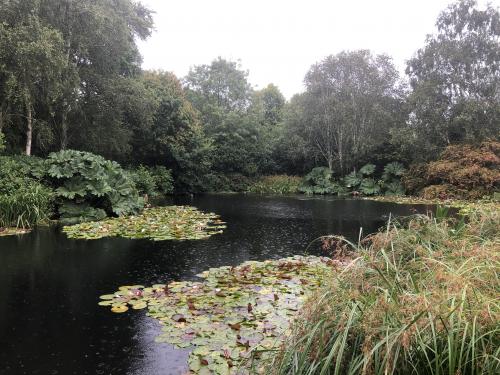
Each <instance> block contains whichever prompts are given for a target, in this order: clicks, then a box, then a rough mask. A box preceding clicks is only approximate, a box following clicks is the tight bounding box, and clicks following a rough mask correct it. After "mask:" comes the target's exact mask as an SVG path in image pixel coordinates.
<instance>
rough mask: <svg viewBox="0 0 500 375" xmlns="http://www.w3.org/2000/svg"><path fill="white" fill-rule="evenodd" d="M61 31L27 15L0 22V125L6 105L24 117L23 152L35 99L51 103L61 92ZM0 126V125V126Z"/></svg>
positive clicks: (29, 147) (28, 141) (28, 140)
mask: <svg viewBox="0 0 500 375" xmlns="http://www.w3.org/2000/svg"><path fill="white" fill-rule="evenodd" d="M62 46H63V44H62V38H61V35H60V34H59V33H58V32H57V31H56V30H53V29H51V28H48V27H46V26H43V25H42V24H41V23H40V21H39V20H38V18H35V17H29V18H28V19H27V20H26V21H25V22H23V23H19V24H16V25H8V24H5V23H4V24H0V62H1V65H0V69H1V71H2V72H1V73H0V75H1V76H2V81H3V82H2V83H3V84H2V92H1V93H0V94H1V100H0V101H1V107H2V109H1V112H2V114H1V115H0V117H1V118H2V120H1V122H0V126H3V122H4V120H3V118H5V117H6V108H8V107H10V108H13V107H14V106H15V107H16V108H17V109H18V111H19V113H18V114H17V115H19V116H22V117H23V118H25V121H26V128H25V129H26V130H25V134H26V145H25V153H26V155H31V150H32V139H33V122H34V119H35V118H36V115H37V114H36V112H35V105H36V104H37V101H38V102H40V103H41V104H43V106H45V107H49V108H50V107H51V106H52V105H53V103H54V102H55V101H56V100H57V99H58V98H59V97H60V95H61V89H60V88H61V86H62V78H63V77H62V72H63V71H64V69H65V65H66V60H65V58H64V55H63V54H62V50H63V49H62ZM0 129H1V128H0Z"/></svg>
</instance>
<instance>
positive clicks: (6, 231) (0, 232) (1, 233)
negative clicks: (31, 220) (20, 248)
mask: <svg viewBox="0 0 500 375" xmlns="http://www.w3.org/2000/svg"><path fill="white" fill-rule="evenodd" d="M29 232H31V230H30V229H23V228H0V237H6V236H16V235H20V234H26V233H29Z"/></svg>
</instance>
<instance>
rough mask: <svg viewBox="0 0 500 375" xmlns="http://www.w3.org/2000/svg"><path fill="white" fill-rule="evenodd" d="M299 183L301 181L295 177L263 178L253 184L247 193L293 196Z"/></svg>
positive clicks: (276, 176)
mask: <svg viewBox="0 0 500 375" xmlns="http://www.w3.org/2000/svg"><path fill="white" fill-rule="evenodd" d="M301 183H302V179H301V178H300V177H297V176H287V175H274V176H264V177H261V178H260V179H259V180H258V181H256V182H255V183H253V184H252V185H251V186H250V187H249V189H248V191H249V192H250V193H257V194H294V193H297V192H298V189H299V185H300V184H301Z"/></svg>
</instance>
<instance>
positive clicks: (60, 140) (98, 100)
mask: <svg viewBox="0 0 500 375" xmlns="http://www.w3.org/2000/svg"><path fill="white" fill-rule="evenodd" d="M0 22H3V23H5V25H7V26H8V27H10V28H14V27H20V25H28V24H39V25H43V28H44V30H46V31H48V30H50V31H51V32H53V33H57V35H58V37H59V38H60V41H59V44H60V45H59V46H58V51H59V53H60V54H61V55H62V56H63V57H64V61H65V64H64V66H62V67H61V69H60V75H61V77H62V79H61V80H60V83H61V84H60V85H59V87H58V90H57V92H58V96H57V97H54V98H52V100H51V103H50V107H49V106H48V105H40V106H39V107H38V111H37V112H38V115H39V120H40V121H39V123H40V124H45V125H46V126H45V129H46V130H45V131H44V133H43V134H42V133H41V132H39V134H38V138H40V142H44V143H46V144H47V145H46V147H45V149H47V150H48V151H50V150H59V149H64V148H66V147H70V146H71V147H80V148H83V149H87V150H93V151H96V152H100V153H105V154H106V153H107V154H108V156H113V157H115V156H120V157H121V156H122V155H120V154H121V153H126V152H129V151H130V146H129V144H128V143H129V141H130V134H131V133H130V132H129V131H128V130H127V126H126V124H124V121H125V119H124V116H125V113H126V108H124V107H122V105H123V104H126V103H128V102H129V98H128V97H127V96H126V95H125V96H123V95H122V92H123V89H124V87H127V86H128V85H130V86H131V87H133V86H134V85H135V83H134V82H133V79H135V78H136V77H137V76H139V75H140V72H141V69H140V64H141V56H140V54H139V51H138V48H137V45H136V40H137V39H145V38H147V37H148V36H149V35H150V33H151V30H152V26H153V24H152V17H151V12H150V11H149V10H148V9H146V8H145V7H144V6H142V5H141V4H140V3H139V2H136V1H133V0H101V1H93V0H81V1H75V0H31V1H21V0H9V1H3V2H1V3H0ZM38 34H40V33H38ZM45 34H46V33H45ZM45 34H44V33H42V34H40V35H45ZM35 44H36V46H35V45H33V48H34V50H36V49H37V48H36V47H38V50H40V51H43V49H44V45H43V44H41V42H40V41H38V42H36V43H35ZM5 48H6V49H7V50H9V49H11V50H12V45H7V46H5ZM55 63H56V62H55V61H54V64H53V65H55ZM0 65H2V63H1V60H0ZM1 79H2V77H1V76H0V80H1ZM125 91H130V90H125ZM2 97H3V98H4V97H5V96H2ZM2 97H0V112H1V113H4V114H5V113H6V112H7V110H6V109H5V108H6V107H7V104H9V105H10V106H11V107H12V105H11V104H12V103H11V102H8V103H7V104H5V102H4V101H2V100H1V98H2ZM4 117H5V116H0V120H2V118H4ZM42 120H43V121H42ZM39 129H40V130H42V127H41V126H40V127H39ZM82 130H84V131H82ZM89 134H90V135H91V137H89ZM44 135H47V137H46V139H42V138H43V136H44ZM104 135H106V136H104ZM90 140H92V141H94V143H93V144H90V142H89V141H90ZM118 141H119V142H120V143H123V145H124V147H117V145H118ZM45 149H44V150H45Z"/></svg>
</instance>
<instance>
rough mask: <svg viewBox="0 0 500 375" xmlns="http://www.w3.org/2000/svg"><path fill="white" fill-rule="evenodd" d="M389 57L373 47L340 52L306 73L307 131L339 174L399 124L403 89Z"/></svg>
mask: <svg viewBox="0 0 500 375" xmlns="http://www.w3.org/2000/svg"><path fill="white" fill-rule="evenodd" d="M398 80H399V77H398V74H397V71H396V69H395V68H394V66H393V64H392V62H391V59H390V58H389V57H387V56H385V55H379V56H373V55H372V54H371V53H370V52H369V51H366V50H360V51H355V52H341V53H339V54H338V55H335V56H328V57H327V58H325V59H324V60H323V61H321V62H320V63H318V64H315V65H313V66H312V67H311V69H310V70H309V72H308V73H307V75H306V77H305V84H306V89H307V92H306V95H305V97H304V100H305V105H304V106H303V108H304V111H305V114H304V124H303V126H304V127H305V133H306V134H307V138H308V140H309V142H310V144H311V146H312V147H314V148H315V149H316V151H317V152H318V154H319V155H321V156H322V158H323V160H324V161H325V162H326V164H327V165H328V167H329V168H330V169H332V170H333V169H336V170H338V171H339V172H340V174H342V175H343V174H344V173H345V172H346V171H347V170H349V169H350V168H352V167H353V166H355V164H356V162H357V161H358V160H359V159H360V158H362V157H363V156H365V155H367V154H369V153H370V151H371V150H372V149H373V148H374V147H375V146H376V145H378V144H379V143H380V142H382V141H383V140H384V139H385V138H386V137H387V136H388V131H389V128H390V127H392V126H396V124H397V122H398V119H399V117H398V111H399V110H400V103H401V101H402V96H403V91H402V89H401V87H400V85H398Z"/></svg>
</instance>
